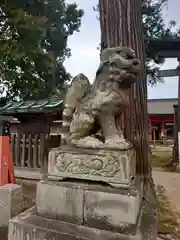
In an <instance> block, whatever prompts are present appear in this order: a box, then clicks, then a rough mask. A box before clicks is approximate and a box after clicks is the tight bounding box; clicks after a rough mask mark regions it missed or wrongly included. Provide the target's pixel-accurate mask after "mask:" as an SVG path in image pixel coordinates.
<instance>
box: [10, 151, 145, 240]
mask: <svg viewBox="0 0 180 240" xmlns="http://www.w3.org/2000/svg"><path fill="white" fill-rule="evenodd" d="M135 165H136V161H135V154H134V151H133V150H129V151H110V150H107V151H105V150H102V149H101V150H100V149H93V150H92V149H91V150H89V149H78V148H74V149H73V148H70V147H63V148H62V149H53V150H52V151H51V152H50V154H49V167H48V173H49V174H48V178H45V179H44V180H42V181H41V182H39V183H38V185H37V194H36V209H33V210H30V211H29V212H26V213H23V214H21V215H20V216H18V217H16V218H15V219H12V220H11V221H10V225H9V229H10V232H9V240H21V239H23V240H24V239H33V240H36V239H37V240H41V239H46V240H56V239H57V240H60V239H63V240H66V239H69V240H71V239H72V240H73V239H77V238H78V239H82V240H84V239H89V240H93V239H94V240H101V239H103V240H104V239H107V240H111V239H112V240H130V239H131V240H142V239H143V238H142V234H141V231H140V230H139V229H140V228H139V225H140V223H141V213H142V192H143V183H142V179H141V178H140V177H139V178H137V177H136V170H135ZM47 228H48V229H47Z"/></svg>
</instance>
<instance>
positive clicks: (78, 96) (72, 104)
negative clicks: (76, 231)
mask: <svg viewBox="0 0 180 240" xmlns="http://www.w3.org/2000/svg"><path fill="white" fill-rule="evenodd" d="M90 89H91V85H90V82H89V80H88V78H87V77H86V76H85V75H84V74H82V73H80V74H78V75H77V76H75V77H74V78H73V80H72V83H71V86H70V87H69V89H68V91H67V94H66V97H65V101H64V110H63V114H62V120H63V123H62V134H61V142H62V143H66V142H67V141H68V138H69V129H70V125H71V122H72V119H73V114H74V112H75V110H76V109H77V107H78V106H79V104H80V103H81V100H82V99H83V97H84V96H85V95H86V94H87V93H88V92H89V91H90Z"/></svg>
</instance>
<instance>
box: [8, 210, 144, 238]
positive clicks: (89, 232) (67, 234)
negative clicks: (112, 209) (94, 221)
mask: <svg viewBox="0 0 180 240" xmlns="http://www.w3.org/2000/svg"><path fill="white" fill-rule="evenodd" d="M28 239H30V240H32V239H33V240H45V239H46V240H77V239H79V240H143V239H142V236H141V234H140V233H138V234H136V235H134V236H133V235H123V234H118V233H113V232H109V231H104V230H99V229H95V228H89V227H84V226H79V225H74V224H71V223H67V222H62V221H55V220H52V219H47V218H43V217H41V216H37V215H36V209H35V208H32V209H30V210H29V211H26V212H24V213H22V214H20V215H18V216H17V217H15V218H14V219H12V220H10V222H9V237H8V240H28Z"/></svg>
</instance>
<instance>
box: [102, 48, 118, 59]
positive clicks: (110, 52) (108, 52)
mask: <svg viewBox="0 0 180 240" xmlns="http://www.w3.org/2000/svg"><path fill="white" fill-rule="evenodd" d="M115 53H116V51H115V50H114V48H106V49H104V50H103V51H102V53H101V57H100V58H101V61H102V62H104V61H108V60H109V58H110V57H111V56H112V55H113V54H115Z"/></svg>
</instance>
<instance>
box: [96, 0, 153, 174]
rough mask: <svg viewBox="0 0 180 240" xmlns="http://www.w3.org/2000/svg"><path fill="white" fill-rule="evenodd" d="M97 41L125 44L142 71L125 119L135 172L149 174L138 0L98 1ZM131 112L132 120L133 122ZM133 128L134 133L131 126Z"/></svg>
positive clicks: (143, 62) (141, 35)
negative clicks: (135, 155)
mask: <svg viewBox="0 0 180 240" xmlns="http://www.w3.org/2000/svg"><path fill="white" fill-rule="evenodd" d="M99 8H100V24H101V34H102V35H101V42H102V48H103V47H114V46H119V45H122V46H128V47H131V48H133V49H134V50H135V51H136V54H137V56H138V57H139V58H140V59H141V61H142V72H141V74H140V76H139V78H138V80H137V82H136V84H134V86H133V87H132V88H131V90H130V92H129V94H130V103H131V104H130V112H129V114H127V115H129V116H130V118H128V119H127V118H126V122H127V121H128V122H129V124H127V128H128V131H127V129H126V132H127V133H128V136H127V137H128V139H129V140H130V141H133V140H134V139H135V140H136V153H137V172H138V173H140V174H144V176H149V174H151V164H150V162H149V158H148V135H149V134H148V114H147V79H146V73H145V65H144V64H145V56H144V53H145V49H144V36H143V27H142V15H141V0H133V1H132V0H99ZM133 115H134V121H133ZM133 128H134V129H135V131H134V134H133V131H132V129H133Z"/></svg>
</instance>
